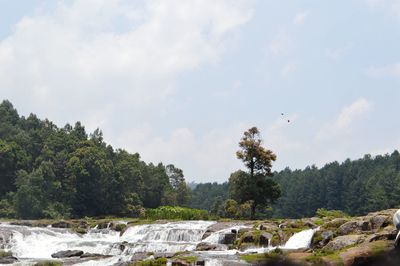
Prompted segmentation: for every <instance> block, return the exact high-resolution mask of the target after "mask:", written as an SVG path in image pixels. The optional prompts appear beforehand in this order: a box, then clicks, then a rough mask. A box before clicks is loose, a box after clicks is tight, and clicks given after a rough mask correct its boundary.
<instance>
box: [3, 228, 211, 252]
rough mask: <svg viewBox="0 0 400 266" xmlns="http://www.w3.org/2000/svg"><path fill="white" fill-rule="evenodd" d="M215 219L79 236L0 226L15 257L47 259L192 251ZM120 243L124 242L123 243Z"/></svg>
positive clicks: (50, 230) (60, 232)
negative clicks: (68, 253) (69, 253)
mask: <svg viewBox="0 0 400 266" xmlns="http://www.w3.org/2000/svg"><path fill="white" fill-rule="evenodd" d="M213 223H215V222H210V221H187V222H173V223H165V224H151V225H138V226H132V227H129V228H128V229H127V230H126V232H125V233H124V234H123V235H122V236H120V233H119V232H116V231H113V230H108V229H103V230H98V229H92V230H90V231H89V232H88V233H87V234H84V235H79V234H76V233H72V232H69V231H68V230H66V229H56V228H35V227H26V226H12V225H4V224H2V225H0V228H3V229H8V230H9V231H11V232H12V235H13V236H12V239H11V242H10V250H11V251H12V252H13V254H15V255H16V256H17V257H18V258H37V259H48V258H51V254H53V253H56V252H58V251H64V250H82V251H83V252H88V253H97V254H102V255H113V256H116V255H124V256H127V255H132V254H134V253H137V252H178V251H185V250H188V251H191V250H194V249H195V248H196V245H197V244H198V243H199V242H200V241H201V238H202V236H203V234H204V233H205V231H206V230H207V227H208V226H210V225H212V224H213ZM122 243H123V244H122Z"/></svg>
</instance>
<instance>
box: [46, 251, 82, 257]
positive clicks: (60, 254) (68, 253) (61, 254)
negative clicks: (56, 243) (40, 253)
mask: <svg viewBox="0 0 400 266" xmlns="http://www.w3.org/2000/svg"><path fill="white" fill-rule="evenodd" d="M82 255H83V251H82V250H63V251H59V252H56V253H53V254H51V257H52V258H57V259H59V258H71V257H80V256H82Z"/></svg>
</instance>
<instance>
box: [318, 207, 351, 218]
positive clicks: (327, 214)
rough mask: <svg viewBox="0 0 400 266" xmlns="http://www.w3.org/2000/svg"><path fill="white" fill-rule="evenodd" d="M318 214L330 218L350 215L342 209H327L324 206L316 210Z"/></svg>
mask: <svg viewBox="0 0 400 266" xmlns="http://www.w3.org/2000/svg"><path fill="white" fill-rule="evenodd" d="M315 214H316V216H317V217H320V218H324V217H328V218H343V217H349V215H348V214H347V213H345V212H343V211H340V210H327V209H324V208H319V209H318V210H317V211H316V213H315Z"/></svg>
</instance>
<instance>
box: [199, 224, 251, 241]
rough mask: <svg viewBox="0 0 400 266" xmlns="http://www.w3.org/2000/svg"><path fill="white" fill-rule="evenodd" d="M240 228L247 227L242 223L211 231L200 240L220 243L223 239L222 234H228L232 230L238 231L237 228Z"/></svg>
mask: <svg viewBox="0 0 400 266" xmlns="http://www.w3.org/2000/svg"><path fill="white" fill-rule="evenodd" d="M242 228H248V227H247V226H244V225H237V226H232V227H229V228H225V229H222V230H219V231H216V232H213V233H211V234H210V235H209V236H208V237H206V238H205V239H203V240H202V242H207V243H211V244H220V243H221V241H222V240H223V237H224V235H226V234H230V233H232V232H234V231H236V232H239V230H240V229H242Z"/></svg>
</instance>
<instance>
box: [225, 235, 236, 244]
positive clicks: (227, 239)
mask: <svg viewBox="0 0 400 266" xmlns="http://www.w3.org/2000/svg"><path fill="white" fill-rule="evenodd" d="M235 240H236V234H234V233H227V234H224V235H223V236H222V239H221V244H224V245H230V244H233V243H234V242H235Z"/></svg>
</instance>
